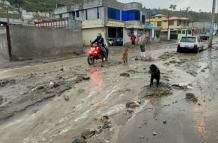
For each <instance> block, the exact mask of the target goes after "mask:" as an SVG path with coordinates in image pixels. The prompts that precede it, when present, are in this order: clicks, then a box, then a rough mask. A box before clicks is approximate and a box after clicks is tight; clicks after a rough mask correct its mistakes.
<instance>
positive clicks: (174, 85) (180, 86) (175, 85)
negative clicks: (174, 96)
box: [172, 84, 188, 90]
mask: <svg viewBox="0 0 218 143" xmlns="http://www.w3.org/2000/svg"><path fill="white" fill-rule="evenodd" d="M172 87H175V88H178V89H181V90H187V89H188V86H186V85H180V84H173V85H172Z"/></svg>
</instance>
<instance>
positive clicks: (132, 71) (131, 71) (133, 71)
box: [127, 70, 136, 74]
mask: <svg viewBox="0 0 218 143" xmlns="http://www.w3.org/2000/svg"><path fill="white" fill-rule="evenodd" d="M127 73H131V74H135V73H136V71H135V70H128V71H127Z"/></svg>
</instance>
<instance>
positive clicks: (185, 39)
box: [180, 37, 196, 43]
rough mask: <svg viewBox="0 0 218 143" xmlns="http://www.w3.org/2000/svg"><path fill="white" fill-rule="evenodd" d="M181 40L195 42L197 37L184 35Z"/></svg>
mask: <svg viewBox="0 0 218 143" xmlns="http://www.w3.org/2000/svg"><path fill="white" fill-rule="evenodd" d="M180 42H186V43H195V42H196V38H195V37H182V39H181V41H180Z"/></svg>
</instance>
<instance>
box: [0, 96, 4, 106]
mask: <svg viewBox="0 0 218 143" xmlns="http://www.w3.org/2000/svg"><path fill="white" fill-rule="evenodd" d="M3 100H4V99H3V97H2V96H0V105H1V104H2V103H3Z"/></svg>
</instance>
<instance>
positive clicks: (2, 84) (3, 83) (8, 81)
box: [0, 79, 16, 87]
mask: <svg viewBox="0 0 218 143" xmlns="http://www.w3.org/2000/svg"><path fill="white" fill-rule="evenodd" d="M15 83H16V80H14V79H2V80H0V87H5V86H6V85H8V84H15Z"/></svg>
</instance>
